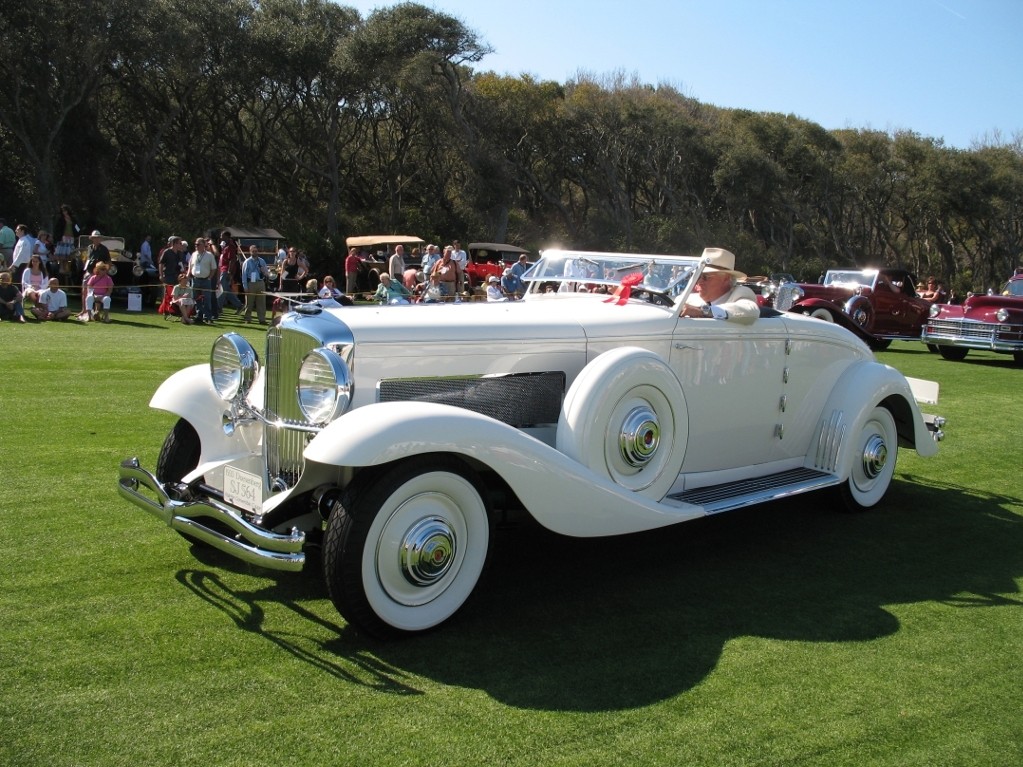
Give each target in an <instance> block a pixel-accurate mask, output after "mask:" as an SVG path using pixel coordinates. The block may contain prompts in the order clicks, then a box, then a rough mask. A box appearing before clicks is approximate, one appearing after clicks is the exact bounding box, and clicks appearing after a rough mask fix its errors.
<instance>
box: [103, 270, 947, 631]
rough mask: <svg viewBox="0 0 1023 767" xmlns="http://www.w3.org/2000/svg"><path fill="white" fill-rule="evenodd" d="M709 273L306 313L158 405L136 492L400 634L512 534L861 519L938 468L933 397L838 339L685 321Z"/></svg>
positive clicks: (776, 315) (553, 279) (349, 614)
mask: <svg viewBox="0 0 1023 767" xmlns="http://www.w3.org/2000/svg"><path fill="white" fill-rule="evenodd" d="M705 264H706V261H705V260H703V259H701V258H695V257H675V256H656V257H654V256H642V255H634V254H618V253H595V252H579V251H552V250H548V251H546V252H544V253H543V254H542V257H541V258H540V260H539V261H538V262H537V263H536V264H534V266H533V267H532V269H531V270H530V271H529V272H528V273H527V275H526V279H527V281H528V282H529V290H528V292H527V293H526V296H525V300H523V301H515V302H509V303H471V302H470V303H460V304H455V303H451V304H435V305H432V306H426V305H409V306H387V307H377V306H368V307H347V308H341V307H338V306H337V305H335V304H332V302H326V301H322V300H315V301H312V302H311V303H308V304H300V305H297V306H296V307H295V308H294V310H293V311H291V312H289V313H288V314H286V315H285V316H284V317H283V318H282V319H281V321H280V324H279V325H277V326H275V327H271V328H270V329H269V330H268V332H267V336H266V347H265V349H264V350H263V351H262V353H259V352H257V350H256V349H255V348H253V347H252V346H251V345H250V344H249V343H248V342H247V341H246V340H245V339H244V338H243V337H242V336H240V335H238V334H235V333H228V334H226V335H223V336H221V337H220V338H218V339H217V340H216V341H215V342H214V344H213V348H212V351H211V353H210V358H209V364H207V365H196V366H193V367H188V368H185V369H183V370H181V371H179V372H177V373H175V374H174V375H172V376H171V377H170V378H169V379H167V380H166V381H165V382H164V383H163V384H162V385H161V386H160V387H159V389H158V390H157V391H156V393H155V395H154V396H153V398H152V400H151V402H150V405H151V407H154V408H158V409H160V410H164V411H167V412H169V413H171V414H173V415H175V416H176V417H177V419H178V420H177V421H176V423H175V425H174V426H173V428H172V429H171V431H170V433H169V435H167V437H166V440H165V441H164V444H163V448H162V450H161V451H160V454H159V458H158V460H157V462H156V466H155V467H154V470H153V471H150V470H148V469H146V468H144V467H142V466H141V465H140V463H139V461H138V460H137V459H135V458H129V459H126V460H125V461H123V462H122V463H121V465H120V470H119V479H118V490H119V493H120V494H121V496H122V497H123V498H125V499H127V500H129V501H131V502H132V503H133V504H136V505H137V506H139V507H141V508H142V509H145V510H146V511H148V512H150V513H152V514H153V515H155V516H156V517H158V518H159V519H161V520H162V521H163V522H165V523H166V524H167V525H169V526H170V527H171V528H172V529H174V530H176V531H178V532H179V533H181V534H182V535H184V536H185V537H187V538H189V539H192V540H193V541H195V542H197V545H208V546H212V547H215V548H217V549H219V550H221V551H224V552H227V553H229V554H231V555H233V556H235V557H237V558H239V559H241V560H243V561H245V562H248V563H253V564H256V565H262V566H263V567H266V568H272V569H278V570H288V571H296V570H301V569H302V568H303V567H305V566H306V562H307V550H309V549H319V550H320V552H321V556H318V557H313V558H312V559H311V561H315V562H317V563H319V564H320V566H321V567H322V572H323V577H324V578H325V580H326V584H327V589H328V593H329V595H330V598H331V599H332V601H333V602H334V604H335V605H336V607H337V608H338V610H339V611H340V612H341V614H342V615H343V616H344V617H345V618H346V619H347V620H348V622H349V623H350V624H352V625H354V626H357V627H360V628H361V629H362V630H364V631H366V632H368V633H370V634H373V635H375V636H378V637H388V636H394V635H399V634H414V633H417V632H422V631H426V630H428V629H431V628H433V627H435V626H438V625H440V624H442V623H444V622H445V621H447V620H448V619H449V618H451V617H452V616H453V615H454V614H455V613H456V612H457V611H458V610H459V608H461V607H462V605H463V603H465V601H466V599H467V598H468V597H469V596H470V594H472V593H473V591H474V590H475V589H476V586H477V582H478V581H479V580H480V577H481V575H482V574H483V572H484V569H485V567H486V565H487V563H488V560H489V559H490V554H491V549H492V547H493V545H494V535H493V530H494V524H495V520H497V519H499V518H500V519H504V520H509V519H510V520H514V518H515V515H516V514H522V513H528V514H529V515H531V516H532V517H534V518H535V519H536V520H537V521H538V522H539V524H541V525H543V526H545V527H546V528H548V529H550V530H552V531H555V532H557V533H559V534H563V535H568V536H582V537H591V536H609V535H618V534H624V533H631V532H637V531H642V530H651V529H655V528H660V527H663V526H666V525H672V524H676V523H681V522H686V521H688V520H695V519H701V518H704V517H707V516H709V515H713V514H717V513H719V512H724V511H729V510H732V509H738V508H742V507H746V506H750V505H752V504H762V503H765V502H768V501H771V500H775V499H782V498H789V497H791V496H792V495H794V494H798V493H807V492H819V493H825V494H827V495H826V499H825V497H822V501H823V502H824V504H825V506H826V507H845V508H848V509H850V510H859V509H867V508H870V507H872V506H874V505H875V504H878V503H879V502H880V501H881V500H882V499H883V498H884V496H885V493H886V492H887V490H888V488H889V484H890V483H891V481H892V476H893V473H894V471H895V463H896V457H897V453H898V450H899V448H900V447H901V448H909V449H915V450H916V452H917V453H918V454H919V455H922V456H930V455H933V454H934V453H935V452H936V451H937V444H936V443H937V440H939V439H940V438H941V437H942V431H941V427H942V426H943V419H940V418H938V417H935V416H925V415H923V414H922V413H921V411H920V409H919V407H918V404H917V401H916V400H917V399H920V400H921V401H929V402H934V401H936V398H937V387H936V385H935V384H930V383H929V382H923V381H916V382H914V381H909V380H907V379H906V378H905V377H903V375H902V374H901V373H899V372H898V371H897V370H895V369H893V368H891V367H889V366H887V365H883V364H881V363H879V362H878V361H877V360H876V359H875V358H874V355H873V354H872V353H871V351H870V350H869V348H868V347H867V346H866V345H865V344H864V343H863V342H862V341H861V340H860V339H859V338H858V337H856V336H855V335H853V334H851V333H850V332H848V331H847V330H845V329H843V328H842V327H840V326H839V325H836V324H832V323H825V322H820V321H818V320H814V319H810V318H807V317H803V316H801V315H799V314H791V313H783V312H778V311H776V310H773V309H770V308H762V309H761V315H760V317H759V319H755V320H753V321H752V322H751V323H749V324H739V323H738V322H729V321H725V320H716V319H710V318H708V319H691V318H687V317H685V316H683V315H682V309H683V304H684V303H685V302H686V301H687V299H689V296H690V293H691V292H692V288H693V286H694V285H695V284H697V281H698V280H699V277H700V274H701V273H702V271H703V269H704V267H705ZM646 275H654V276H655V277H656V279H657V282H656V284H654V283H652V282H648V281H647V278H646ZM547 286H555V289H553V290H549V291H548V290H546V287H547ZM670 566H672V567H677V566H678V563H671V565H670ZM502 577H514V573H509V574H506V576H502Z"/></svg>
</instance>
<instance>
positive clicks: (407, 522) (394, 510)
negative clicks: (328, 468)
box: [323, 457, 492, 639]
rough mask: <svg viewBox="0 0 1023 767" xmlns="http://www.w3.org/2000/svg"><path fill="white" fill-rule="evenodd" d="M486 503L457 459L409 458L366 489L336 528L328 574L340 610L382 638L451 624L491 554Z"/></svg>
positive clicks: (343, 505) (335, 514) (354, 493)
mask: <svg viewBox="0 0 1023 767" xmlns="http://www.w3.org/2000/svg"><path fill="white" fill-rule="evenodd" d="M485 498H486V496H485V493H484V491H483V489H482V484H481V482H480V480H479V478H478V477H477V476H476V474H475V472H473V471H471V470H470V469H469V468H468V467H467V466H466V465H465V464H464V463H462V462H461V461H459V460H457V459H455V458H446V457H438V458H433V459H429V458H427V459H423V458H421V457H420V458H417V459H413V460H410V461H404V462H401V463H399V464H396V465H395V466H393V467H391V468H389V469H387V470H385V471H384V472H383V473H382V474H380V475H378V476H375V477H373V479H372V481H364V482H361V483H357V484H356V486H355V487H354V488H352V489H351V490H350V492H348V493H346V494H345V497H344V498H343V499H342V500H341V501H340V502H338V503H337V504H336V505H335V507H334V509H333V511H332V512H331V514H330V519H329V521H328V523H327V534H326V538H325V540H324V547H323V572H324V578H325V579H326V582H327V591H328V593H329V594H330V599H331V601H332V602H333V603H334V606H335V607H337V609H338V611H339V612H340V613H341V615H342V616H344V618H345V619H346V620H347V621H348V622H349V623H351V624H353V625H356V626H358V627H360V628H362V629H364V630H365V631H366V632H367V633H369V634H372V635H373V636H376V637H379V638H381V639H386V638H390V637H394V636H399V635H402V634H415V633H419V632H422V631H426V630H428V629H431V628H434V627H436V626H439V625H440V624H441V623H443V622H444V621H446V620H448V619H449V618H450V617H451V616H453V615H454V614H455V613H456V612H457V611H458V609H459V608H460V607H461V606H462V605H463V604H464V603H465V601H466V600H467V599H468V598H469V595H470V594H472V592H473V589H474V588H475V587H476V584H477V582H478V581H479V579H480V576H481V575H482V573H483V570H484V568H485V567H486V564H487V561H488V559H489V557H490V540H491V529H492V514H491V512H490V508H489V506H488V504H487V502H486V500H485Z"/></svg>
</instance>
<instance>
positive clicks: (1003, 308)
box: [920, 269, 1023, 365]
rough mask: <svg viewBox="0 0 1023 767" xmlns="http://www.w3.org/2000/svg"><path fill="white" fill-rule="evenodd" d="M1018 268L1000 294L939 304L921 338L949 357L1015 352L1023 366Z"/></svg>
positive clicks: (1022, 277)
mask: <svg viewBox="0 0 1023 767" xmlns="http://www.w3.org/2000/svg"><path fill="white" fill-rule="evenodd" d="M1016 271H1017V273H1016V274H1015V275H1013V276H1012V277H1011V278H1010V279H1009V281H1008V282H1006V283H1005V285H1004V286H1003V287H1002V290H1001V292H1000V293H998V294H997V295H974V296H970V297H969V298H967V299H966V301H964V302H963V304H962V305H961V306H955V305H952V304H935V305H934V306H933V307H931V316H930V319H928V320H927V324H926V325H925V326H924V330H923V334H922V335H921V338H920V340H922V341H923V342H924V343H926V344H927V345H928V346H932V347H935V346H936V347H937V349H938V352H939V353H940V354H941V356H942V357H944V358H945V359H947V360H961V359H963V358H964V357H965V356H966V354H967V353H968V352H969V351H970V349H983V350H985V351H989V352H1000V353H1002V354H1011V355H1012V358H1013V360H1014V361H1015V362H1016V364H1018V365H1023V274H1021V273H1020V270H1018V269H1017V270H1016Z"/></svg>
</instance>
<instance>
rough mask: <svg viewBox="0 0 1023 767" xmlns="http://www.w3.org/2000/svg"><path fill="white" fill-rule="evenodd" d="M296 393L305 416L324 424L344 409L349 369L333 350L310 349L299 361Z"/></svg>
mask: <svg viewBox="0 0 1023 767" xmlns="http://www.w3.org/2000/svg"><path fill="white" fill-rule="evenodd" d="M296 392H297V394H298V406H299V408H300V409H301V410H302V414H303V415H304V416H305V417H306V419H307V420H308V421H309V422H310V423H327V422H329V421H331V420H333V419H334V418H336V417H337V416H339V415H340V414H341V413H343V412H345V411H346V410H347V409H348V405H349V403H350V402H351V401H352V374H351V371H350V370H349V369H348V365H346V364H345V361H344V360H343V359H341V357H340V356H338V354H337V353H336V352H333V351H331V350H330V349H325V348H322V347H321V348H319V349H313V350H312V351H311V352H309V353H308V354H307V355H306V356H305V359H303V360H302V367H301V368H299V371H298V386H297V387H296Z"/></svg>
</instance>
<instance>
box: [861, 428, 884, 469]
mask: <svg viewBox="0 0 1023 767" xmlns="http://www.w3.org/2000/svg"><path fill="white" fill-rule="evenodd" d="M886 463H888V446H887V445H886V444H885V443H884V438H882V437H881V436H880V435H877V434H875V435H874V436H873V437H871V438H870V439H869V440H867V444H866V445H864V446H863V473H864V474H865V475H866V476H867V477H868V478H869V479H874V477H877V476H878V475H880V474H881V472H882V471H883V470H884V466H885V464H886Z"/></svg>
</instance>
